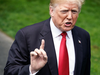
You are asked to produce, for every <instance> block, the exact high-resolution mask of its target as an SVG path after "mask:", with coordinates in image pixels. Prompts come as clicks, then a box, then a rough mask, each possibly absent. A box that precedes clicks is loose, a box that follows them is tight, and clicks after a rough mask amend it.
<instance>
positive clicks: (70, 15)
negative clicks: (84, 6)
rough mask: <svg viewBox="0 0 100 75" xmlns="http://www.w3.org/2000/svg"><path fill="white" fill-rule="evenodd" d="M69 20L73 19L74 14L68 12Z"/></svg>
mask: <svg viewBox="0 0 100 75" xmlns="http://www.w3.org/2000/svg"><path fill="white" fill-rule="evenodd" d="M67 19H68V20H71V19H72V12H71V11H69V12H68V15H67Z"/></svg>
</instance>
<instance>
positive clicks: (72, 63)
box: [30, 19, 75, 75]
mask: <svg viewBox="0 0 100 75" xmlns="http://www.w3.org/2000/svg"><path fill="white" fill-rule="evenodd" d="M50 28H51V32H52V36H53V41H54V47H55V50H56V51H55V52H56V56H57V63H58V64H59V62H58V61H59V49H60V42H61V39H62V36H61V35H60V34H61V33H62V32H61V31H60V30H59V29H58V28H57V27H56V26H55V25H54V23H53V21H52V19H51V20H50ZM66 39H67V41H66V45H67V50H68V55H69V71H70V72H69V73H70V75H74V68H75V50H74V43H73V37H72V32H71V30H70V31H67V36H66ZM36 73H37V72H36ZM36 73H34V74H32V73H31V71H30V75H35V74H36Z"/></svg>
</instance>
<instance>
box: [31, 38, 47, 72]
mask: <svg viewBox="0 0 100 75" xmlns="http://www.w3.org/2000/svg"><path fill="white" fill-rule="evenodd" d="M44 46H45V41H44V40H43V39H42V41H41V46H40V49H35V50H34V51H32V52H30V58H31V60H30V62H31V65H30V70H31V72H32V73H35V72H37V71H39V70H40V69H41V68H42V67H44V66H45V64H46V63H47V60H48V57H47V54H46V52H45V51H44Z"/></svg>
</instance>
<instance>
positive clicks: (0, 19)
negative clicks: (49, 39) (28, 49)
mask: <svg viewBox="0 0 100 75" xmlns="http://www.w3.org/2000/svg"><path fill="white" fill-rule="evenodd" d="M99 14H100V1H99V0H86V1H85V4H84V5H83V7H82V10H81V13H80V14H79V18H78V20H77V23H76V25H77V26H79V27H82V28H83V29H85V30H87V31H88V32H89V33H90V36H91V75H100V69H99V68H100V60H99V59H100V46H99V45H100V41H99V38H100V33H99V31H100V15H99ZM49 17H50V16H49V0H9V1H8V0H0V30H1V31H3V32H5V33H6V34H7V35H9V36H10V37H12V38H14V37H15V34H16V33H17V31H18V30H19V29H21V28H23V27H25V26H28V25H31V24H34V23H37V22H40V21H43V20H45V19H48V18H49Z"/></svg>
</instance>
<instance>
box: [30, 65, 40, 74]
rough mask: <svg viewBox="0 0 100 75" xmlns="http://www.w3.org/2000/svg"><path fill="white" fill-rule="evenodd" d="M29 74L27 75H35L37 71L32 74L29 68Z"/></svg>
mask: <svg viewBox="0 0 100 75" xmlns="http://www.w3.org/2000/svg"><path fill="white" fill-rule="evenodd" d="M29 72H30V74H29V75H36V74H37V73H38V72H39V71H37V72H35V73H33V74H32V72H31V70H30V67H29Z"/></svg>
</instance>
